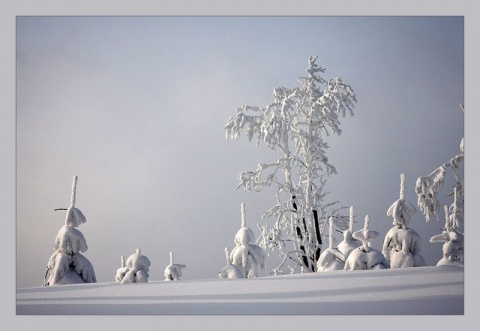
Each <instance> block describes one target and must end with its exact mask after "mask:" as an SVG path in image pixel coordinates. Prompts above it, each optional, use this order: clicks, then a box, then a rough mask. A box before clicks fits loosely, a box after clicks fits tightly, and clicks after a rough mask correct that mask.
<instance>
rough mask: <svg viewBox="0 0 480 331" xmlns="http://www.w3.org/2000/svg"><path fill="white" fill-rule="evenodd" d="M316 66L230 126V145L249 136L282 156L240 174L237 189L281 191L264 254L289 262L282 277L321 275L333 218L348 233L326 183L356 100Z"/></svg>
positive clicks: (268, 218) (241, 111) (269, 216)
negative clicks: (330, 139)
mask: <svg viewBox="0 0 480 331" xmlns="http://www.w3.org/2000/svg"><path fill="white" fill-rule="evenodd" d="M316 60H317V56H311V57H310V58H309V59H308V68H307V77H300V82H301V84H302V86H301V87H295V88H287V87H276V88H274V91H273V96H274V101H273V103H271V104H269V105H267V106H265V107H252V106H243V107H241V108H238V109H237V112H236V114H234V115H232V116H231V117H230V118H229V120H228V121H227V123H226V125H225V130H226V137H227V140H228V139H232V140H237V139H238V138H239V137H240V135H241V133H242V132H245V133H246V135H247V136H248V139H249V140H250V141H251V140H252V139H253V138H254V137H256V140H257V145H258V144H259V143H260V141H262V140H263V141H264V142H265V143H266V145H267V147H268V148H271V149H272V150H273V151H279V152H280V154H281V155H280V157H279V158H278V159H277V160H276V161H273V162H269V163H259V164H258V166H257V169H256V170H254V171H245V172H242V173H240V174H239V175H238V180H239V185H238V186H237V188H239V187H243V188H244V190H249V191H250V190H255V191H261V190H262V189H264V188H265V187H268V186H270V185H271V184H272V183H273V184H275V185H276V186H277V188H278V189H277V191H276V193H275V200H276V204H275V205H274V206H273V207H272V208H271V209H270V210H268V211H266V212H264V214H263V216H262V217H263V218H264V220H265V225H264V226H262V227H261V229H262V232H261V241H260V246H261V247H262V248H263V249H268V250H270V251H272V252H273V251H275V250H278V253H279V254H280V258H282V262H281V264H280V265H279V266H278V267H276V268H275V269H273V271H272V273H273V274H282V273H284V271H283V270H284V269H286V268H288V269H289V270H290V273H294V272H295V271H296V270H297V269H298V268H300V270H301V271H302V272H315V271H316V266H317V260H318V258H319V257H320V253H321V248H322V241H323V237H324V236H325V234H323V233H322V231H323V229H324V227H325V225H326V224H325V222H326V215H327V214H329V215H331V216H333V217H334V218H335V223H336V225H337V227H340V228H341V229H342V230H343V229H345V228H346V223H347V222H348V221H347V220H346V219H347V218H346V217H345V220H343V218H344V216H341V215H339V214H338V213H339V211H340V210H341V209H342V208H343V207H338V205H337V203H338V202H331V203H325V202H324V199H325V196H326V195H327V192H326V191H325V184H326V179H325V177H326V176H329V175H332V174H336V169H335V167H334V166H333V165H331V164H330V163H329V161H328V158H327V156H326V154H325V151H326V149H327V148H329V146H328V143H327V142H326V140H325V137H326V136H329V135H331V134H337V135H340V134H341V130H340V127H339V126H340V121H339V117H340V116H339V115H341V116H342V117H345V113H346V112H347V111H348V112H349V113H350V115H353V107H354V104H355V102H356V98H355V93H354V92H353V89H352V88H351V87H350V86H349V85H347V84H345V83H343V82H342V80H341V79H340V78H333V79H330V80H325V79H324V78H322V77H321V76H320V75H321V73H324V72H325V69H323V68H321V67H319V66H318V65H317V64H316ZM327 208H329V209H330V208H331V209H332V210H327ZM344 223H345V224H344ZM344 226H345V227H344ZM343 227H344V228H343Z"/></svg>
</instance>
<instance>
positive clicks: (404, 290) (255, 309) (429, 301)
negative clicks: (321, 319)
mask: <svg viewBox="0 0 480 331" xmlns="http://www.w3.org/2000/svg"><path fill="white" fill-rule="evenodd" d="M16 300H17V315H105V314H107V315H112V314H114V315H116V314H122V315H143V314H151V315H179V314H180V315H212V314H213V315H244V314H247V315H277V314H280V315H292V314H293V315H298V314H301V315H359V314H362V315H370V314H375V315H463V314H464V269H463V268H459V267H454V266H442V267H418V268H403V269H384V270H368V271H364V270H358V271H333V272H326V273H316V274H312V273H310V274H295V275H286V276H277V277H260V278H255V279H204V280H189V281H183V280H181V281H153V282H148V283H138V284H119V283H114V282H111V283H95V284H75V285H59V286H52V287H33V288H24V289H18V290H17V299H16Z"/></svg>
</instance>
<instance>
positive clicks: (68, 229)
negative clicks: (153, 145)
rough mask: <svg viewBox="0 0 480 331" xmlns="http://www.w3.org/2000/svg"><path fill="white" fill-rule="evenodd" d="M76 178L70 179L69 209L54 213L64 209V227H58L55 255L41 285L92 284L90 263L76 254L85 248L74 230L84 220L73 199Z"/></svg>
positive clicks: (92, 271) (93, 273) (81, 238)
mask: <svg viewBox="0 0 480 331" xmlns="http://www.w3.org/2000/svg"><path fill="white" fill-rule="evenodd" d="M77 181H78V177H77V176H74V177H73V184H72V195H71V199H70V207H69V208H68V209H67V208H59V209H55V210H66V211H67V213H66V218H65V225H64V226H63V227H62V228H60V231H59V232H58V234H57V236H56V238H55V242H54V245H53V248H54V250H55V252H54V253H53V255H52V256H51V257H50V259H49V260H48V263H47V270H46V273H45V279H44V282H43V285H44V286H52V285H61V284H77V283H96V282H97V280H96V277H95V271H94V269H93V266H92V264H91V263H90V261H89V260H88V259H87V258H86V257H85V256H83V255H82V254H81V253H80V252H85V251H87V249H88V246H87V242H86V240H85V238H84V236H83V234H82V233H81V232H80V231H78V230H77V229H75V227H78V226H79V225H80V224H82V223H85V222H86V221H87V219H86V218H85V216H84V215H83V213H82V212H81V211H80V210H79V209H77V208H76V207H75V197H76V190H77Z"/></svg>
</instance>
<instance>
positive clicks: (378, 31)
mask: <svg viewBox="0 0 480 331" xmlns="http://www.w3.org/2000/svg"><path fill="white" fill-rule="evenodd" d="M16 23H17V29H16V33H17V39H16V55H17V62H16V64H17V81H16V83H17V90H16V92H17V100H16V102H17V104H16V106H17V109H16V110H17V111H16V121H17V122H16V129H17V131H16V134H17V136H16V137H17V149H16V151H17V158H16V166H17V168H16V170H17V183H16V184H17V214H16V217H17V223H16V226H17V227H16V230H17V232H16V235H17V237H16V244H17V246H16V256H17V269H16V271H17V287H30V286H38V285H40V284H41V283H42V281H43V276H44V272H45V267H46V263H47V262H48V259H49V257H50V255H51V254H52V253H53V248H52V246H53V242H54V239H55V236H56V234H57V232H58V230H59V229H60V227H61V226H63V224H64V218H65V215H64V213H63V212H54V211H53V209H54V208H60V207H67V205H68V203H69V201H70V188H71V182H72V177H73V176H74V175H77V176H78V177H79V179H78V187H77V204H76V206H77V207H78V208H79V209H81V210H82V211H83V213H84V214H85V216H86V217H87V223H85V224H83V225H81V226H80V227H79V230H80V231H81V232H82V233H83V234H84V235H85V238H86V240H87V243H88V246H89V249H88V251H87V252H85V256H86V257H87V258H88V259H89V260H90V261H91V262H92V264H93V266H94V268H95V271H96V274H97V279H98V281H101V282H110V281H113V280H114V276H115V271H116V269H117V268H118V267H119V266H120V255H122V254H124V255H126V256H128V255H130V254H132V253H133V252H134V251H135V249H136V248H137V247H140V248H141V249H142V252H143V253H144V254H145V255H146V256H148V257H149V258H150V260H151V261H152V267H151V272H150V280H163V270H164V268H165V266H166V265H167V264H168V258H169V256H168V252H169V251H170V250H172V251H174V253H175V258H176V262H178V263H183V264H186V265H187V268H186V269H185V270H184V277H183V279H198V278H211V277H214V278H215V277H217V274H218V271H219V270H220V269H221V268H222V267H223V266H224V265H225V256H224V251H223V249H224V247H225V246H228V247H230V248H231V247H233V237H234V235H235V233H236V231H237V230H238V228H239V227H240V204H241V202H245V203H246V210H247V224H248V225H249V226H250V227H251V228H252V229H254V231H255V234H256V235H257V236H258V235H259V231H258V229H257V226H256V224H257V223H259V222H260V216H261V211H262V210H266V209H268V208H269V207H270V206H271V204H272V201H273V196H272V195H271V194H269V193H267V192H265V193H246V192H243V191H241V190H237V191H235V190H234V188H235V187H236V185H237V181H236V176H237V173H238V172H240V171H243V170H250V169H254V168H255V167H256V164H257V163H258V162H259V161H264V162H268V161H273V160H275V159H276V155H274V154H273V153H272V152H271V151H270V150H269V149H267V148H265V146H264V145H261V146H260V147H258V148H256V147H255V144H254V143H248V141H247V139H241V140H240V141H237V142H232V141H228V142H227V141H226V140H225V133H224V129H223V126H224V124H225V123H226V121H227V119H228V118H229V116H230V115H231V114H233V113H234V112H235V110H236V108H237V107H240V106H242V105H251V106H264V105H267V104H269V103H271V102H272V101H273V98H272V91H273V88H274V87H276V86H289V87H294V86H298V77H299V76H303V75H304V73H305V69H306V66H307V59H308V57H309V56H310V55H315V54H318V61H317V62H318V64H319V65H320V66H322V67H324V68H326V73H325V74H324V77H325V78H333V77H337V76H340V77H341V78H342V79H343V80H344V81H345V82H346V83H348V84H350V85H351V86H352V87H353V89H354V90H355V92H356V95H357V100H358V103H357V105H356V107H355V112H356V114H355V116H354V117H352V118H350V117H348V118H345V119H343V122H342V127H341V128H342V129H343V133H342V135H341V136H339V137H332V138H331V139H330V140H329V142H330V146H331V148H330V149H329V150H328V152H327V155H328V157H329V160H330V162H331V163H332V164H333V165H334V166H336V168H337V171H338V175H337V176H335V177H332V178H330V179H329V181H328V184H327V185H328V186H327V187H328V191H330V192H331V199H338V200H340V201H341V202H342V204H343V205H345V206H354V208H355V214H356V221H357V222H358V223H357V224H356V228H360V227H361V226H362V225H363V219H364V217H365V215H366V214H368V215H369V216H370V227H371V228H372V229H375V230H377V231H379V232H380V237H379V238H377V239H376V240H375V241H374V242H373V246H374V247H377V248H380V247H381V245H382V243H383V238H384V236H385V234H386V232H387V231H388V229H389V228H390V227H391V219H390V218H389V217H387V216H386V211H387V209H388V207H389V206H390V204H391V203H393V202H394V201H395V200H396V199H398V196H399V183H400V174H401V173H402V172H404V173H405V174H406V176H407V180H406V198H407V200H409V201H410V202H411V203H413V204H415V205H416V195H415V192H414V183H415V180H416V178H417V177H419V176H424V175H427V174H429V173H430V172H431V171H432V170H434V169H435V168H436V167H438V166H439V165H440V164H442V163H444V162H446V161H448V160H449V159H450V158H451V157H452V156H454V155H455V154H456V153H457V152H458V145H459V143H460V140H461V138H462V137H464V115H463V113H462V112H461V111H460V108H459V104H460V103H463V102H464V20H463V18H462V17H391V16H385V17H372V16H366V17H353V16H351V17H321V16H313V17H306V16H305V17H161V16H158V17H18V18H17V21H16ZM448 185H449V183H448V182H447V183H446V185H445V189H444V190H443V192H444V194H446V193H448V191H449V190H448ZM445 201H447V202H445V203H450V202H448V200H445ZM346 214H348V211H347V212H346ZM443 224H444V222H443V219H441V220H440V222H430V223H428V224H426V222H425V220H424V218H423V216H422V214H421V212H420V211H418V212H417V214H416V215H415V216H414V218H413V219H412V221H411V223H410V226H411V227H412V228H414V229H415V230H416V231H417V232H419V233H420V235H421V236H422V238H423V253H422V255H423V256H424V258H425V260H426V262H427V264H428V265H435V264H436V262H437V261H438V260H439V259H440V257H441V245H440V244H430V243H429V242H428V239H429V238H430V236H431V235H433V234H437V233H439V232H440V228H441V227H442V226H443ZM338 239H340V236H339V237H338ZM19 261H22V263H19ZM27 261H28V263H27ZM273 267H275V265H273V264H272V263H269V261H268V260H267V268H268V269H272V268H273ZM265 273H266V272H265V271H264V274H265Z"/></svg>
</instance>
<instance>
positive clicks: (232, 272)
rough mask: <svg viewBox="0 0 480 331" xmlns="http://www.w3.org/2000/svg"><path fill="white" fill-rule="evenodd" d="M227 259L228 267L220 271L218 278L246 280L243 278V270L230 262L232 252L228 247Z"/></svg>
mask: <svg viewBox="0 0 480 331" xmlns="http://www.w3.org/2000/svg"><path fill="white" fill-rule="evenodd" d="M225 258H226V260H227V265H226V266H225V267H223V269H222V270H220V272H219V273H218V278H245V277H244V276H243V270H242V269H240V268H239V267H238V266H237V265H235V264H232V262H231V261H230V252H229V251H228V247H225Z"/></svg>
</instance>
